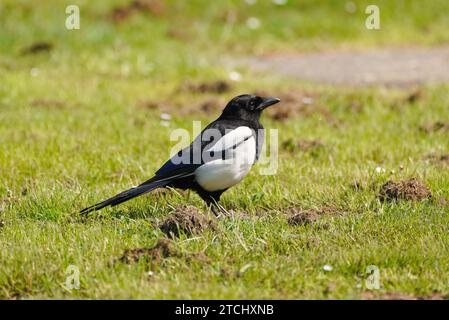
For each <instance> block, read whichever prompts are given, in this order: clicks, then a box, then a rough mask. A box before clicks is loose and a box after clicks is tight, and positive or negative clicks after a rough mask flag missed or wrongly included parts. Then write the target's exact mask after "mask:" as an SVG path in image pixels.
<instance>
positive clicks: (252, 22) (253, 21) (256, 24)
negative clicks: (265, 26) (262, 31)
mask: <svg viewBox="0 0 449 320" xmlns="http://www.w3.org/2000/svg"><path fill="white" fill-rule="evenodd" d="M246 25H247V27H248V28H250V29H252V30H255V29H259V28H260V25H261V23H260V20H259V19H258V18H256V17H250V18H248V20H246Z"/></svg>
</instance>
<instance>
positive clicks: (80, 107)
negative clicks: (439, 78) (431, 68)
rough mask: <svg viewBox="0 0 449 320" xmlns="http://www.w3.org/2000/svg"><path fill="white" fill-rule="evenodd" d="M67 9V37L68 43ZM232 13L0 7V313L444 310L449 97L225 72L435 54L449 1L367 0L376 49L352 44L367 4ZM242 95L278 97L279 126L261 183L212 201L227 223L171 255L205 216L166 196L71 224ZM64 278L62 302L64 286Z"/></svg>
mask: <svg viewBox="0 0 449 320" xmlns="http://www.w3.org/2000/svg"><path fill="white" fill-rule="evenodd" d="M74 2H77V4H78V5H79V7H80V12H81V29H80V30H72V31H69V30H67V29H66V28H65V27H64V23H65V18H66V14H65V7H66V6H67V5H69V4H74ZM248 2H249V3H251V2H252V1H248ZM248 2H245V1H228V2H220V3H219V2H215V3H213V4H211V3H210V1H189V2H177V1H165V2H162V1H156V0H154V1H151V3H152V4H151V5H149V6H148V7H145V8H144V9H136V8H134V9H130V8H131V7H129V6H128V4H129V3H130V2H129V1H124V0H123V1H101V2H100V1H98V2H92V1H87V0H86V1H58V2H57V3H55V1H50V0H45V1H40V2H39V5H37V4H34V3H33V2H32V1H13V0H4V1H2V3H1V4H0V123H1V126H0V144H1V149H0V150H1V152H0V298H2V299H38V298H63V299H72V298H75V299H77V298H88V299H110V298H125V299H127V298H144V299H174V298H182V299H190V298H203V299H211V298H213V299H222V298H223V299H227V298H230V299H243V298H247V299H257V298H263V299H265V298H267V299H271V298H275V299H287V298H290V299H321V298H323V299H328V298H336V299H351V298H353V299H366V298H418V297H419V298H445V297H446V296H447V294H449V245H448V244H449V232H448V231H449V215H448V214H449V170H448V168H449V160H448V159H449V139H448V137H449V114H448V106H449V84H438V85H437V84H434V85H422V86H419V87H413V88H408V87H407V88H384V87H378V86H372V87H360V88H351V87H333V86H330V85H320V84H312V83H304V82H299V81H296V80H291V79H288V78H284V77H281V76H278V75H276V74H268V73H265V74H254V73H252V72H251V71H249V70H248V69H246V68H245V67H244V66H239V67H235V66H232V64H228V63H227V61H229V60H232V59H233V58H238V57H241V56H247V55H262V54H272V53H276V54H283V53H289V52H296V51H301V52H304V51H308V52H314V51H317V50H338V49H346V50H348V49H350V50H361V49H365V50H366V49H369V48H374V47H381V46H418V45H426V46H439V45H447V44H448V43H449V33H448V32H447V30H449V15H448V14H447V12H448V10H449V2H447V1H444V0H441V1H431V2H430V3H429V4H426V5H425V6H423V5H422V3H421V1H377V3H378V5H379V7H380V8H381V15H382V28H381V30H379V31H369V30H367V29H366V28H365V27H364V20H365V18H366V14H365V13H364V8H365V6H366V4H368V1H354V3H352V2H351V3H352V5H350V6H349V9H350V10H348V7H347V6H345V2H341V1H331V0H329V1H322V2H321V4H320V5H319V6H318V5H317V4H316V2H315V1H288V2H287V3H286V4H275V3H273V2H272V1H261V0H259V1H258V2H257V3H256V4H253V5H251V4H249V3H248ZM278 2H280V3H282V1H278ZM354 5H355V8H356V9H355V11H354V12H352V11H353V8H354ZM114 8H115V9H117V8H121V11H120V10H115V11H113V10H114ZM349 11H350V12H349ZM114 12H115V13H114ZM351 12H352V13H351ZM250 18H256V20H254V19H252V20H250V21H253V23H252V24H251V23H250V22H248V19H250ZM254 21H258V23H259V24H260V26H259V28H256V29H251V28H250V27H249V26H251V25H252V26H253V27H254ZM248 25H249V26H248ZM256 25H257V23H256ZM36 44H40V49H39V48H38V49H36V47H39V46H36ZM33 45H34V48H33ZM236 75H239V76H240V79H238V77H236ZM235 80H239V81H235ZM217 83H218V84H221V85H222V86H217ZM217 87H218V88H217ZM245 92H267V93H269V94H270V95H272V96H279V97H280V98H281V99H282V100H283V102H281V103H280V104H279V105H276V106H274V107H273V109H274V108H278V109H282V108H284V110H285V111H283V112H281V111H279V110H273V111H272V112H271V113H268V114H265V115H264V116H263V118H262V123H263V124H264V126H265V127H266V128H267V129H277V130H278V142H279V153H278V169H277V172H276V173H275V174H274V175H261V174H260V169H261V167H262V165H261V164H260V165H258V166H256V167H255V168H253V170H252V171H251V173H250V174H249V175H248V176H247V177H246V178H245V180H244V181H243V182H242V183H241V184H239V185H238V186H236V187H234V188H232V189H230V190H229V191H227V192H226V193H225V194H224V195H223V197H222V204H223V205H224V206H225V207H226V208H227V209H228V210H232V212H233V213H234V214H233V216H232V217H227V218H223V219H220V220H218V221H216V220H214V219H212V218H211V219H212V220H211V221H212V222H211V223H210V225H207V223H206V225H204V224H203V225H201V226H199V227H198V228H196V229H195V230H191V231H193V232H188V231H185V232H184V231H181V232H180V234H179V235H178V236H174V237H170V236H168V235H167V234H165V233H164V232H163V231H162V230H161V228H160V226H161V225H162V224H163V223H164V221H166V220H167V219H170V218H173V214H174V213H176V212H177V213H181V214H182V213H185V214H188V213H190V212H195V209H194V208H198V210H199V211H200V212H199V213H194V214H195V215H196V216H198V217H208V216H209V214H208V212H207V208H206V207H205V205H204V204H203V202H202V201H201V199H200V198H199V197H198V196H197V195H195V194H193V193H189V192H180V191H177V190H167V191H166V192H155V193H150V194H148V195H146V196H143V197H140V198H138V199H135V200H132V201H129V202H127V203H125V204H122V205H120V206H117V207H114V208H112V209H107V210H103V211H101V212H97V213H94V214H91V215H89V216H88V217H87V218H86V217H81V216H80V215H79V214H78V211H79V210H81V209H82V208H84V207H86V206H88V205H91V204H94V203H95V202H98V201H100V200H103V199H104V198H107V197H109V196H112V195H114V194H115V193H117V192H119V191H122V190H124V189H127V188H129V187H131V186H133V185H136V184H138V183H139V182H142V181H144V180H146V179H148V178H150V177H151V176H152V174H153V173H154V171H156V170H157V169H158V168H159V167H160V166H161V165H162V164H163V163H164V162H165V160H166V159H167V158H168V157H169V154H170V149H171V148H172V147H173V146H174V144H175V142H174V141H171V140H170V134H171V132H172V131H173V130H174V129H177V128H184V129H187V130H189V132H191V131H192V126H193V124H192V122H193V121H201V123H202V125H203V127H204V126H205V125H206V124H207V123H209V122H210V121H212V120H214V119H215V118H216V117H217V116H218V115H219V113H220V110H221V108H222V107H223V106H224V104H225V103H226V102H227V101H228V100H230V99H231V98H232V97H233V96H235V95H238V94H241V93H245ZM161 115H162V118H164V119H167V118H168V115H169V116H170V117H169V118H170V119H169V120H164V119H161ZM412 178H414V179H416V180H417V181H419V183H421V184H422V187H423V188H428V191H430V193H431V196H430V195H428V194H426V195H425V196H422V197H418V198H419V199H402V198H404V197H405V198H407V195H404V194H402V193H400V194H399V195H398V196H397V197H393V198H395V199H383V198H382V192H381V189H382V186H384V185H385V183H387V181H394V182H399V181H406V180H407V179H412ZM396 198H398V199H396ZM295 215H296V216H295ZM292 217H296V219H294V218H292ZM298 217H299V218H298ZM204 219H206V218H204ZM155 246H156V249H153V250H151V248H153V247H155ZM138 249H141V250H138ZM70 265H73V266H75V267H76V268H77V270H79V279H80V287H79V289H70V288H68V287H67V285H66V279H67V277H68V276H70V271H68V270H67V268H68V267H69V266H70ZM371 265H373V266H376V267H377V268H378V270H379V283H380V287H379V288H378V289H372V288H369V287H367V283H366V280H367V277H368V276H369V274H367V273H366V269H367V267H369V266H371Z"/></svg>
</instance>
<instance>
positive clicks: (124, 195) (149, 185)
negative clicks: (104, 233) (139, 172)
mask: <svg viewBox="0 0 449 320" xmlns="http://www.w3.org/2000/svg"><path fill="white" fill-rule="evenodd" d="M170 182H171V180H167V179H163V180H157V181H153V182H151V181H148V182H145V183H144V184H141V185H139V186H137V187H134V188H131V189H129V190H126V191H123V192H121V193H119V194H117V195H116V196H114V197H112V198H109V199H107V200H104V201H103V202H100V203H97V204H95V205H93V206H91V207H88V208H86V209H83V210H81V211H80V213H81V214H88V213H89V212H92V211H96V210H100V209H102V208H104V207H107V206H116V205H118V204H120V203H122V202H125V201H128V200H130V199H132V198H135V197H138V196H140V195H142V194H144V193H147V192H150V191H151V190H154V189H156V188H160V187H165V186H166V185H168V184H169V183H170Z"/></svg>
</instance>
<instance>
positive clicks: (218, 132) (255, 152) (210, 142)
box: [81, 94, 280, 215]
mask: <svg viewBox="0 0 449 320" xmlns="http://www.w3.org/2000/svg"><path fill="white" fill-rule="evenodd" d="M279 101H280V100H279V99H277V98H271V97H268V98H262V97H259V96H256V95H250V94H243V95H240V96H237V97H235V98H233V99H232V100H231V101H230V102H229V103H228V104H227V105H226V107H225V108H224V110H223V113H222V114H221V115H220V117H218V119H217V120H215V121H213V122H212V123H210V124H209V125H208V126H207V127H206V128H205V129H204V130H203V131H202V132H201V134H200V135H198V137H196V138H195V139H194V141H193V142H192V143H191V144H190V146H188V147H186V148H184V149H182V150H181V151H179V152H178V153H177V154H176V155H174V156H173V157H172V158H171V159H170V160H168V161H167V162H166V163H165V164H164V165H163V166H162V167H161V168H160V169H159V170H158V171H156V173H155V175H154V177H152V178H151V179H149V180H147V181H145V182H144V183H142V184H140V185H138V186H136V187H133V188H131V189H129V190H126V191H123V192H121V193H119V194H117V195H116V196H114V197H112V198H110V199H107V200H105V201H103V202H100V203H97V204H96V205H94V206H91V207H88V208H86V209H84V210H82V211H81V213H82V214H87V213H89V212H91V211H95V210H100V209H102V208H104V207H107V206H115V205H118V204H120V203H122V202H125V201H128V200H130V199H132V198H135V197H137V196H140V195H142V194H144V193H147V192H150V191H152V190H154V189H157V188H167V187H171V188H179V189H184V190H186V189H190V190H194V191H196V192H197V193H198V195H199V196H200V197H201V198H202V199H203V200H204V201H205V202H206V204H207V205H208V206H209V207H211V209H212V211H213V212H214V213H215V214H217V215H220V214H221V213H223V214H227V211H226V210H225V209H224V208H223V207H222V206H221V205H219V204H218V202H219V200H220V196H221V194H222V193H223V192H224V191H226V190H227V189H229V188H230V187H232V186H234V185H236V184H237V183H239V182H240V181H241V180H242V179H243V178H244V177H245V176H246V175H247V174H248V172H249V171H250V169H251V167H252V166H253V165H254V163H255V162H256V161H257V160H258V159H259V156H260V153H261V149H262V145H263V140H264V138H263V133H264V129H263V126H262V124H261V123H260V116H261V113H262V111H263V110H264V109H265V108H267V107H269V106H271V105H274V104H276V103H278V102H279Z"/></svg>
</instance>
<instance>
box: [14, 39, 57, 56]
mask: <svg viewBox="0 0 449 320" xmlns="http://www.w3.org/2000/svg"><path fill="white" fill-rule="evenodd" d="M52 49H53V44H51V43H49V42H43V41H41V42H35V43H33V44H32V45H31V46H29V47H26V48H23V49H22V51H21V52H22V54H38V53H41V52H50V51H51V50H52Z"/></svg>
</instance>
